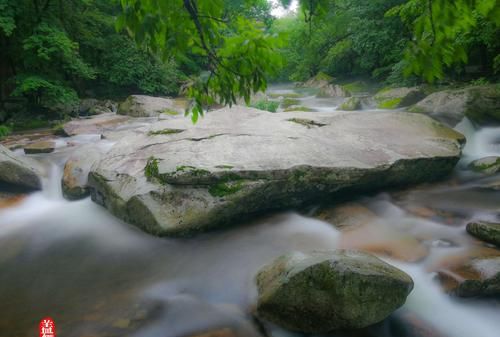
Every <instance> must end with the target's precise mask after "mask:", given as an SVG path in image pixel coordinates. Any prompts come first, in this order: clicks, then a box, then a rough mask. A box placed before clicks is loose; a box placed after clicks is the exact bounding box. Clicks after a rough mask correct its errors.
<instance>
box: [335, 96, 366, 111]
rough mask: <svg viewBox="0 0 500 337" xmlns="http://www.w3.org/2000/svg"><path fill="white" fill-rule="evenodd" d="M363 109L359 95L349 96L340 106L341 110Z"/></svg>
mask: <svg viewBox="0 0 500 337" xmlns="http://www.w3.org/2000/svg"><path fill="white" fill-rule="evenodd" d="M361 109H362V104H361V100H360V99H359V98H358V97H349V98H348V99H346V100H345V101H344V102H343V103H342V104H341V105H340V106H339V110H344V111H355V110H361Z"/></svg>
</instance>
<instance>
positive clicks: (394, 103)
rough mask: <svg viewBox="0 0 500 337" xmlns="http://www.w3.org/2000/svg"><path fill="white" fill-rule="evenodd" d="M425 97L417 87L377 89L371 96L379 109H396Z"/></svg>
mask: <svg viewBox="0 0 500 337" xmlns="http://www.w3.org/2000/svg"><path fill="white" fill-rule="evenodd" d="M424 97H425V94H424V92H423V91H422V90H421V89H420V88H417V87H411V88H406V87H402V88H393V89H388V90H382V91H379V92H378V93H377V94H376V95H375V96H374V97H373V98H374V99H375V101H376V102H377V107H378V108H381V109H397V108H402V107H405V106H409V105H412V104H415V103H417V102H418V101H420V100H421V99H422V98H424Z"/></svg>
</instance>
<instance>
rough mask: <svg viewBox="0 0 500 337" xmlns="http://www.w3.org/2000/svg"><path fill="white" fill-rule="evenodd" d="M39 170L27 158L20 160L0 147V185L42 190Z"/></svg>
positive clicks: (20, 158)
mask: <svg viewBox="0 0 500 337" xmlns="http://www.w3.org/2000/svg"><path fill="white" fill-rule="evenodd" d="M40 172H41V169H40V168H39V167H38V165H37V164H36V163H35V162H34V161H32V160H30V159H29V158H22V157H20V156H17V155H15V154H14V153H13V152H12V151H10V150H8V149H6V148H5V147H4V146H2V145H0V183H6V184H9V185H15V186H20V187H24V188H28V189H30V190H38V189H41V188H42V183H41V180H40Z"/></svg>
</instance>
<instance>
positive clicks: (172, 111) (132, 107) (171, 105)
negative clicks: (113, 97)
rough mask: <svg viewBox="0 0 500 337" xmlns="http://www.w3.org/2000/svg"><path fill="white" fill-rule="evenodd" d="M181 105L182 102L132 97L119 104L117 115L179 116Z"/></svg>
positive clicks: (143, 96) (183, 108)
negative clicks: (163, 114)
mask: <svg viewBox="0 0 500 337" xmlns="http://www.w3.org/2000/svg"><path fill="white" fill-rule="evenodd" d="M183 104H185V102H184V101H179V102H177V101H176V100H174V99H170V98H162V97H153V96H146V95H132V96H129V97H128V98H127V99H126V100H125V101H124V102H122V103H120V105H119V106H118V113H119V114H120V115H128V116H131V117H157V116H158V115H160V114H162V113H165V114H167V115H179V114H183V113H184V110H185V106H184V105H183Z"/></svg>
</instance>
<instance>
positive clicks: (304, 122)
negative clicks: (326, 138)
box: [287, 118, 326, 129]
mask: <svg viewBox="0 0 500 337" xmlns="http://www.w3.org/2000/svg"><path fill="white" fill-rule="evenodd" d="M287 121H289V122H293V123H297V124H300V125H304V126H305V127H307V128H308V129H310V128H311V127H313V126H317V127H322V126H325V125H326V124H323V123H319V122H316V121H313V120H312V119H305V118H290V119H287Z"/></svg>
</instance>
